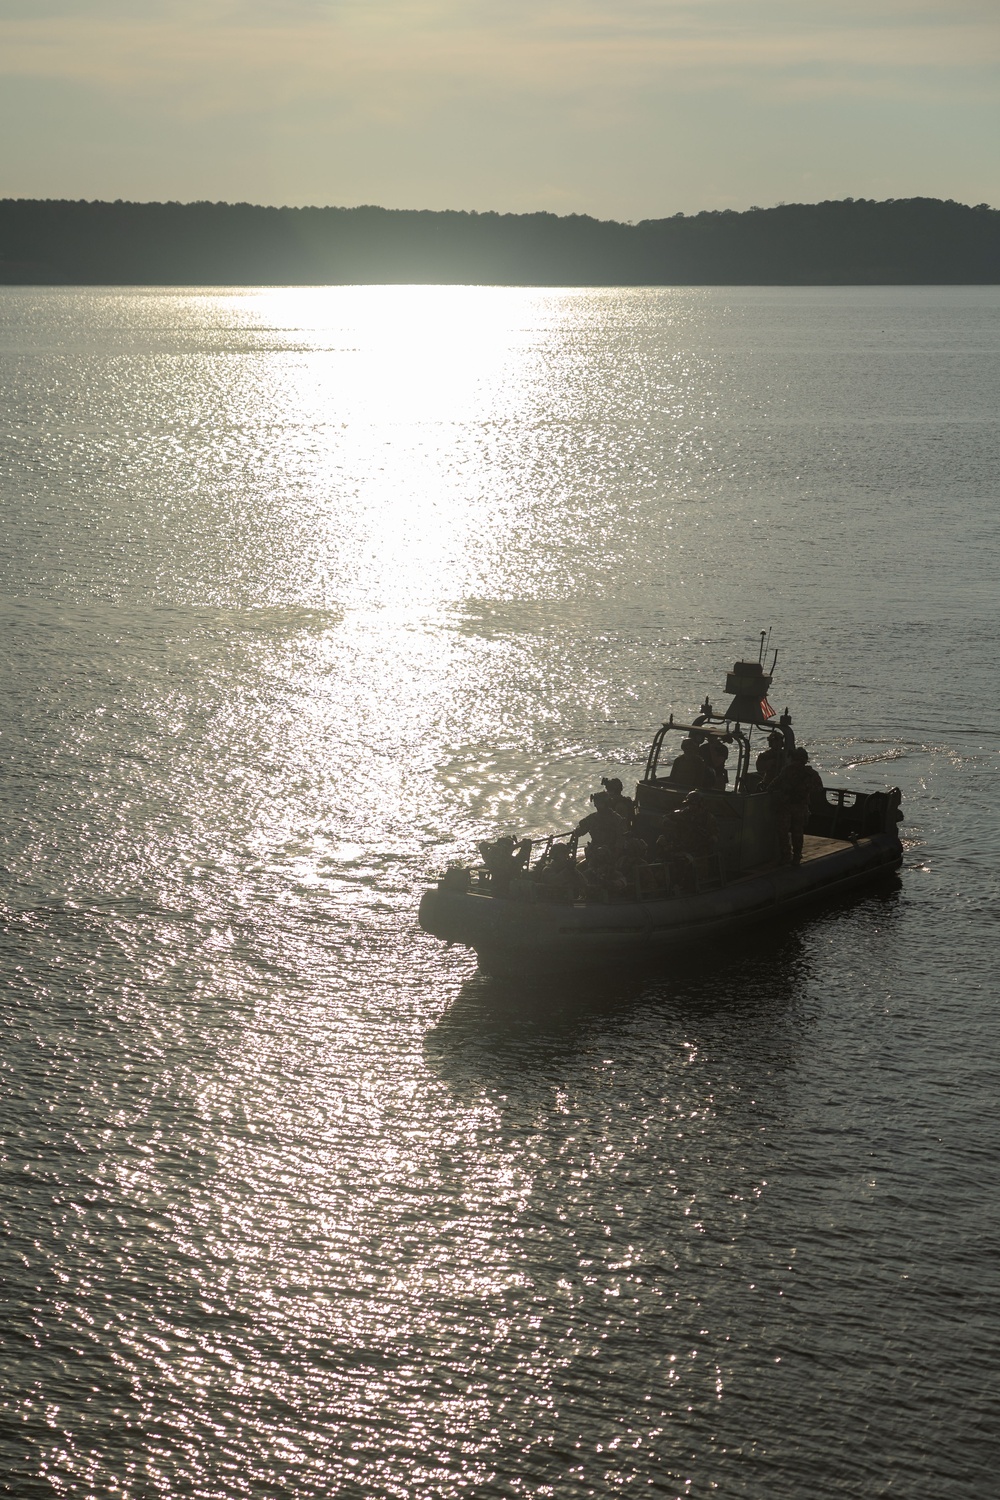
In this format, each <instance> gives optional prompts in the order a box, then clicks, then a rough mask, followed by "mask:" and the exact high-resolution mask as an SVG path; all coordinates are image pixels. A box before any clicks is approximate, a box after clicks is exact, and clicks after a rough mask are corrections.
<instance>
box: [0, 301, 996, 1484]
mask: <svg viewBox="0 0 1000 1500" xmlns="http://www.w3.org/2000/svg"><path fill="white" fill-rule="evenodd" d="M0 370H2V397H0V432H2V472H0V501H2V507H3V549H2V557H0V569H2V576H0V589H2V594H0V614H2V622H3V627H4V639H5V641H6V645H7V650H6V652H5V653H4V657H3V692H2V696H0V799H2V800H0V811H2V820H0V833H2V843H0V851H2V880H3V884H2V891H0V901H2V905H0V945H2V955H3V976H4V1001H3V1008H2V1019H3V1044H2V1050H0V1082H2V1091H3V1092H2V1105H0V1125H2V1131H3V1157H4V1161H3V1165H4V1178H3V1204H2V1219H3V1225H4V1238H3V1242H2V1244H3V1248H2V1255H3V1279H4V1290H5V1308H4V1313H3V1318H2V1330H3V1362H4V1393H5V1394H4V1397H3V1407H2V1411H3V1415H2V1417H0V1423H2V1435H0V1460H2V1462H0V1470H2V1472H3V1474H4V1475H5V1476H6V1479H5V1481H4V1482H5V1485H6V1488H5V1491H4V1492H5V1493H8V1494H12V1495H16V1496H35V1495H40V1496H41V1495H46V1494H55V1495H65V1496H93V1497H102V1500H103V1497H111V1496H116V1497H127V1500H145V1497H154V1496H171V1497H173V1496H177V1495H190V1496H197V1497H204V1500H209V1497H211V1500H216V1497H226V1500H228V1497H234V1500H235V1497H249V1496H254V1497H261V1500H292V1497H295V1500H298V1497H308V1496H316V1497H320V1496H324V1497H325V1496H329V1495H333V1494H336V1495H341V1496H346V1497H352V1496H379V1497H381V1496H385V1497H399V1500H409V1497H424V1496H428V1497H429V1496H441V1497H447V1500H451V1497H457V1496H460V1495H464V1494H468V1495H476V1496H487V1497H499V1496H545V1495H551V1496H556V1497H561V1496H570V1495H580V1496H586V1495H596V1496H603V1495H612V1494H617V1493H618V1492H625V1493H634V1494H640V1493H641V1494H653V1495H664V1496H671V1497H674V1496H688V1495H690V1496H694V1497H703V1496H710V1495H713V1494H718V1495H720V1496H725V1497H743V1496H746V1497H754V1500H765V1497H766V1500H786V1497H787V1500H799V1497H803V1496H819V1497H825V1496H838V1497H839V1496H852V1497H853V1496H865V1497H869V1496H877V1495H893V1496H897V1495H898V1496H900V1497H904V1500H940V1497H945V1500H950V1497H959V1496H962V1497H965V1496H970V1497H971V1496H977V1497H978V1496H982V1495H985V1494H988V1493H990V1492H991V1488H992V1483H993V1482H994V1481H993V1475H994V1473H995V1470H996V1467H997V1464H998V1461H1000V1444H998V1439H997V1430H996V1415H995V1413H996V1405H995V1394H994V1390H993V1387H994V1385H995V1378H996V1377H995V1366H996V1355H997V1334H998V1321H1000V1319H998V1313H997V1306H998V1292H1000V1286H998V1281H1000V1278H998V1275H997V1267H996V1243H997V1238H998V1234H1000V1223H998V1219H1000V1208H998V1205H1000V1193H998V1188H1000V1181H998V1178H1000V1168H998V1158H1000V1126H998V1119H997V1111H996V1099H997V1092H998V1087H1000V1044H998V1040H997V1025H996V993H997V984H996V979H995V970H996V955H997V944H998V938H1000V931H998V918H1000V878H998V873H997V871H998V855H1000V818H998V815H997V811H996V804H997V794H996V776H997V770H998V748H1000V740H998V729H1000V712H998V708H997V692H996V679H997V662H998V659H1000V629H998V621H997V608H996V598H997V595H996V557H997V543H998V531H1000V520H998V514H1000V513H998V504H997V502H998V499H1000V493H998V491H1000V484H998V473H1000V462H998V460H1000V420H998V401H997V394H998V389H1000V289H997V288H961V289H949V288H933V289H922V288H898V289H880V288H867V289H836V290H824V289H799V290H793V291H789V290H772V289H769V290H764V291H760V290H754V289H746V288H741V289H739V290H736V291H730V290H726V289H717V288H713V289H707V290H705V289H697V290H689V289H682V290H676V291H675V290H652V291H644V290H627V291H617V290H603V291H595V292H586V291H585V292H580V291H572V292H561V291H544V290H543V291H537V290H531V291H522V290H516V289H475V288H447V289H436V288H402V287H396V288H390V289H381V288H362V289H351V288H346V289H345V288H341V289H335V290H319V291H310V290H294V291H281V290H277V291H275V290H264V291H260V292H254V291H251V292H236V293H226V292H206V293H203V294H201V293H196V294H192V293H188V292H184V291H179V292H169V293H161V292H158V291H153V292H144V291H128V292H124V293H119V292H114V291H103V290H87V291H81V292H77V291H64V290H58V291H45V290H38V289H34V288H32V289H24V290H19V289H5V290H4V291H3V292H2V293H0ZM765 626H773V628H774V637H773V639H774V641H775V642H776V643H777V644H778V646H779V651H780V655H779V662H778V674H777V679H776V683H775V689H774V692H773V694H772V697H773V699H774V701H776V702H777V703H779V705H780V706H783V705H784V704H785V703H786V702H787V703H789V704H791V706H792V710H793V714H794V716H795V721H796V726H797V728H798V730H799V733H800V736H801V737H802V739H803V740H804V741H805V742H806V743H807V744H809V745H810V746H811V748H812V750H813V755H814V759H815V761H816V762H817V764H818V765H819V766H820V767H821V768H822V770H823V772H824V775H825V777H826V779H827V780H828V781H833V782H835V783H836V782H838V781H843V783H844V784H854V785H858V786H861V787H868V786H881V785H887V784H888V785H892V784H898V785H899V786H901V787H902V789H903V792H904V797H905V802H904V811H905V813H906V817H907V823H906V825H905V830H904V832H905V835H906V840H907V858H906V867H905V870H904V872H903V877H902V880H901V882H900V883H899V884H897V885H895V886H893V887H891V888H888V889H884V890H876V891H873V892H871V893H868V894H866V895H863V896H861V897H859V898H856V899H854V900H852V901H850V902H847V903H842V904H839V905H836V906H833V907H831V908H829V909H827V910H825V911H823V912H820V913H817V914H814V915H812V916H810V917H809V918H807V919H803V920H801V921H798V922H796V923H794V924H791V925H785V926H781V927H777V928H774V929H767V928H764V929H762V930H761V931H760V932H759V934H757V935H756V936H755V937H754V938H753V939H752V940H744V941H743V943H742V945H741V946H740V947H734V948H732V949H730V950H726V951H716V950H714V949H713V951H711V952H706V953H705V954H703V955H695V956H694V957H693V958H692V959H689V960H686V961H685V962H684V963H683V964H675V965H673V966H672V967H671V968H670V970H669V971H667V972H664V973H663V974H662V975H661V976H659V977H657V978H655V979H649V978H648V977H647V978H645V979H641V980H640V979H633V978H630V977H629V976H628V975H626V974H623V975H622V976H621V979H620V982H619V983H618V984H616V985H614V986H611V987H608V986H607V985H604V986H602V987H599V988H598V987H588V986H587V985H586V984H580V983H574V984H570V983H566V984H564V985H552V984H551V983H549V984H545V985H532V984H530V983H525V984H523V985H516V984H513V983H511V982H506V983H500V982H498V981H491V980H487V979H485V978H482V977H477V976H476V975H475V972H474V969H475V964H474V960H473V959H471V958H470V957H469V956H468V955H467V954H466V953H465V952H464V951H462V950H459V949H444V948H443V947H441V946H440V945H438V944H437V943H436V942H435V941H434V940H433V939H431V938H428V937H425V936H423V935H422V934H420V933H419V932H418V931H417V930H416V926H415V912H416V905H417V901H418V899H419V893H420V890H421V888H422V885H423V884H424V883H425V882H426V881H427V880H428V879H429V878H430V877H431V876H432V875H433V874H435V873H436V872H437V871H438V870H439V869H440V868H441V867H442V866H443V865H444V863H446V861H447V860H448V859H449V858H452V857H456V856H460V855H463V854H465V853H467V852H468V851H469V850H470V849H471V847H472V845H473V843H474V841H475V840H476V839H477V838H480V837H483V836H484V835H486V834H490V833H493V832H494V831H500V830H501V829H508V828H509V829H510V830H511V831H518V832H521V831H526V832H532V833H533V832H537V831H541V830H543V829H547V828H549V827H552V826H557V827H566V826H568V825H569V824H570V823H572V822H575V820H576V819H577V817H578V816H579V815H580V813H581V812H582V811H583V810H584V808H585V806H586V797H587V794H588V792H589V791H590V790H592V789H593V788H594V787H595V786H596V785H597V778H598V777H599V776H600V775H601V774H608V773H609V771H612V770H617V771H618V772H619V773H620V774H622V775H623V776H624V777H625V778H626V779H627V778H628V777H629V776H632V775H634V774H635V772H636V771H637V769H638V768H639V766H640V764H641V763H642V761H643V760H644V756H645V748H646V744H647V742H648V739H649V736H650V733H651V730H652V728H653V727H654V726H655V724H656V723H658V722H659V720H660V719H661V717H662V716H663V714H664V713H665V712H666V711H667V710H668V709H669V708H670V707H678V708H680V709H682V710H685V711H687V710H690V709H691V708H693V707H694V706H695V705H696V704H698V703H699V702H700V701H701V698H702V697H703V695H704V694H705V692H706V691H707V692H709V693H711V694H713V695H716V696H719V695H720V694H721V686H722V681H723V674H724V671H725V669H726V668H727V666H729V665H731V663H732V661H733V660H734V659H735V657H736V656H737V655H740V654H743V652H744V651H745V650H746V649H747V648H750V649H751V650H754V651H755V649H756V638H757V632H758V631H759V630H760V629H761V628H762V627H765Z"/></svg>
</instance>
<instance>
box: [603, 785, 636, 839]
mask: <svg viewBox="0 0 1000 1500" xmlns="http://www.w3.org/2000/svg"><path fill="white" fill-rule="evenodd" d="M601 786H602V787H603V788H604V790H605V792H607V794H608V806H609V807H610V808H611V811H612V812H616V813H617V814H618V816H619V817H620V818H624V819H625V826H626V828H631V827H632V819H633V817H634V816H635V803H634V802H633V801H632V798H631V797H626V796H625V795H624V793H623V791H622V784H621V781H620V780H619V778H618V777H617V776H611V777H608V776H602V777H601Z"/></svg>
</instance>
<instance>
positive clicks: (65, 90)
mask: <svg viewBox="0 0 1000 1500" xmlns="http://www.w3.org/2000/svg"><path fill="white" fill-rule="evenodd" d="M998 84H1000V0H0V141H2V143H3V144H2V150H0V196H2V197H69V198H140V199H163V198H178V199H195V198H211V199H228V200H230V201H232V200H236V199H249V200H251V201H253V202H260V203H338V204H354V203H380V204H384V205H386V206H388V207H394V208H418V207H420V208H478V209H486V208H496V209H501V210H516V211H525V210H531V209H536V208H549V209H553V210H555V211H556V212H559V213H568V212H573V211H580V212H586V213H592V214H596V215H598V216H600V217H615V218H634V219H638V218H644V217H658V216H662V215H665V214H670V213H675V212H677V211H678V210H683V211H685V212H691V211H694V210H697V209H699V208H721V207H734V208H743V207H747V206H749V205H750V204H752V203H759V204H765V205H766V204H771V203H776V202H779V201H782V200H785V201H788V202H792V201H814V200H816V199H819V198H839V197H846V196H853V197H877V198H885V197H908V196H911V195H915V194H927V195H931V196H935V197H951V198H959V199H962V200H964V201H966V202H970V203H979V202H990V203H993V204H995V205H998V206H1000V107H998V106H1000V86H998Z"/></svg>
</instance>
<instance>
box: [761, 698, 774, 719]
mask: <svg viewBox="0 0 1000 1500" xmlns="http://www.w3.org/2000/svg"><path fill="white" fill-rule="evenodd" d="M760 712H761V716H762V717H763V718H765V719H773V718H774V709H773V708H772V707H771V705H770V703H768V701H767V699H766V698H762V699H761V700H760Z"/></svg>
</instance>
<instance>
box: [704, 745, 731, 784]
mask: <svg viewBox="0 0 1000 1500" xmlns="http://www.w3.org/2000/svg"><path fill="white" fill-rule="evenodd" d="M701 758H702V760H703V761H704V762H705V764H706V766H707V767H708V769H709V770H710V771H711V773H712V777H713V789H714V790H715V791H717V792H724V791H725V790H726V787H727V786H728V785H729V772H728V771H727V770H726V761H727V760H728V759H729V751H728V750H727V749H726V747H725V745H724V744H723V743H722V741H721V740H720V739H717V738H716V737H715V736H714V735H713V736H712V737H711V738H710V739H707V740H706V741H705V743H704V744H703V745H702V747H701Z"/></svg>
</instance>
